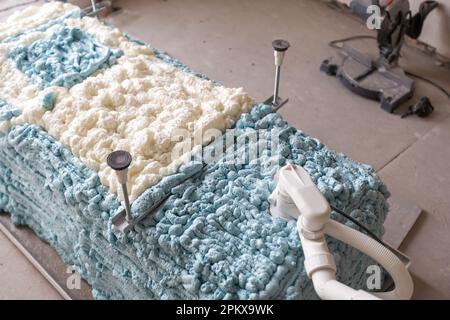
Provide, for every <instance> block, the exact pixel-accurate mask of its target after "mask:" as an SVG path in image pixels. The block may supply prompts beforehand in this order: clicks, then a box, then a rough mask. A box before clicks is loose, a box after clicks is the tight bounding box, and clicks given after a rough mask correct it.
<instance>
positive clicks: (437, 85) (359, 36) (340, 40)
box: [328, 35, 450, 99]
mask: <svg viewBox="0 0 450 320" xmlns="http://www.w3.org/2000/svg"><path fill="white" fill-rule="evenodd" d="M359 39H374V40H377V38H376V37H375V36H368V35H358V36H353V37H348V38H343V39H337V40H333V41H330V42H329V43H328V45H329V46H330V47H332V48H336V49H342V47H340V46H337V45H336V44H337V43H344V42H348V41H353V40H359ZM405 73H406V74H407V75H408V76H410V77H414V78H417V79H419V80H422V81H424V82H426V83H428V84H430V85H432V86H433V87H435V88H436V89H438V90H439V91H441V92H442V93H443V94H444V95H445V96H446V97H447V98H448V99H450V92H449V91H448V90H446V89H445V88H444V87H442V86H441V85H440V84H438V83H436V82H434V81H433V80H430V79H428V78H425V77H422V76H419V75H417V74H415V73H412V72H409V71H406V70H405Z"/></svg>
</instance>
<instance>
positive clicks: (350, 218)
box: [330, 204, 385, 245]
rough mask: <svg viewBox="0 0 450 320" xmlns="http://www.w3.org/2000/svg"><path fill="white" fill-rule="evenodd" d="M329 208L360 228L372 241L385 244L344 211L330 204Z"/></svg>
mask: <svg viewBox="0 0 450 320" xmlns="http://www.w3.org/2000/svg"><path fill="white" fill-rule="evenodd" d="M330 208H331V209H332V210H334V211H336V212H337V213H339V214H340V215H341V216H343V217H344V218H346V219H347V220H350V221H351V222H353V223H354V224H356V225H357V226H358V227H359V228H361V229H362V230H364V232H365V233H366V234H367V235H369V236H370V237H371V238H372V239H374V240H376V241H377V242H379V243H381V244H382V245H385V243H384V242H383V241H382V240H381V239H380V238H378V237H377V236H376V235H375V234H374V233H373V232H372V231H370V230H369V229H368V228H367V227H366V226H365V225H363V224H362V223H361V222H359V221H358V220H356V219H355V218H353V217H352V216H351V215H349V214H347V213H345V212H344V211H342V210H340V209H338V208H336V207H335V206H333V205H331V204H330Z"/></svg>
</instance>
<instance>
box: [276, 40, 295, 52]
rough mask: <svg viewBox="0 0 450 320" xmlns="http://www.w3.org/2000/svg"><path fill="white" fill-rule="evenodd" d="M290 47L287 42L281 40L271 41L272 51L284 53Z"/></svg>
mask: <svg viewBox="0 0 450 320" xmlns="http://www.w3.org/2000/svg"><path fill="white" fill-rule="evenodd" d="M290 46H291V44H290V43H289V42H287V41H286V40H281V39H277V40H274V41H272V47H273V50H275V51H281V52H283V51H286V50H287V49H288V48H289V47H290Z"/></svg>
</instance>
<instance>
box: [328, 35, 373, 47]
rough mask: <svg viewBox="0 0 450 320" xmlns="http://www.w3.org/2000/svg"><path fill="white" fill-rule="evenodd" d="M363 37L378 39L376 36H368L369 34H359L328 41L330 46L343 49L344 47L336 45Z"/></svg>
mask: <svg viewBox="0 0 450 320" xmlns="http://www.w3.org/2000/svg"><path fill="white" fill-rule="evenodd" d="M361 39H374V40H376V39H377V37H375V36H368V35H358V36H353V37H348V38H343V39H337V40H333V41H330V42H328V45H329V46H330V47H333V48H337V49H341V48H342V47H340V46H337V45H336V44H337V43H344V42H348V41H354V40H361Z"/></svg>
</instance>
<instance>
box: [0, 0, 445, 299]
mask: <svg viewBox="0 0 450 320" xmlns="http://www.w3.org/2000/svg"><path fill="white" fill-rule="evenodd" d="M117 5H118V6H120V7H121V8H123V10H122V11H121V12H119V13H117V14H115V15H113V16H112V17H111V18H110V19H109V20H110V22H112V23H113V24H115V25H116V26H118V27H119V28H120V29H121V30H123V31H126V32H128V33H130V34H131V35H133V36H135V37H137V38H139V39H141V40H144V41H146V42H149V43H151V44H153V45H154V46H156V47H158V48H161V49H164V50H166V51H167V52H168V53H169V54H171V55H173V56H174V57H176V58H178V59H180V60H181V61H183V62H184V63H186V64H187V65H189V66H191V67H192V68H193V69H195V70H197V71H199V72H203V73H206V74H208V75H209V76H210V77H211V78H212V79H215V80H217V81H219V82H220V83H222V84H224V85H226V86H243V87H245V88H246V90H247V91H248V92H249V93H250V94H252V95H253V96H254V97H255V98H256V99H257V100H259V101H263V100H265V99H266V98H267V97H268V96H269V95H271V91H272V85H273V54H272V50H271V47H270V43H271V41H272V40H273V39H275V38H284V39H287V40H289V41H290V43H291V45H292V47H291V49H289V51H288V53H287V55H286V58H285V63H284V65H283V71H282V87H281V95H282V96H283V97H289V98H290V103H289V104H288V105H286V106H285V107H284V108H283V109H282V110H281V113H282V114H283V116H284V117H285V119H287V120H288V121H289V122H290V123H291V124H292V125H294V126H295V127H297V128H299V129H301V130H303V131H305V132H307V133H308V134H311V135H313V136H315V137H317V138H319V139H320V140H321V141H322V142H323V143H325V144H326V145H327V146H328V147H330V148H332V149H334V150H337V151H339V152H343V153H345V154H347V155H348V156H349V157H351V158H353V159H355V160H357V161H360V162H364V163H368V164H370V165H372V166H373V167H374V168H375V169H376V170H377V171H378V172H379V174H380V175H381V177H382V179H383V180H384V182H385V183H386V184H387V186H388V188H389V189H390V191H391V192H392V194H393V199H395V198H402V199H404V200H406V202H409V203H410V204H411V205H414V204H415V205H417V206H420V207H421V208H422V209H423V210H424V212H423V214H422V215H421V216H420V218H419V220H418V221H417V223H416V224H415V225H414V227H413V229H412V230H411V232H410V233H409V235H408V237H407V238H406V239H405V241H403V243H402V246H401V249H402V250H403V251H404V252H405V253H406V254H408V255H409V256H410V257H411V258H412V260H413V263H412V269H411V271H412V273H413V276H414V279H415V287H416V290H415V296H414V297H415V298H419V299H420V298H450V250H449V249H448V248H450V197H449V196H450V170H449V169H450V149H449V148H448V144H449V141H450V101H449V100H447V99H446V98H445V96H444V95H442V94H441V93H440V92H439V91H437V90H436V89H434V88H433V87H431V86H430V85H428V84H425V83H424V82H422V81H417V82H416V95H415V97H414V98H413V100H412V101H414V102H415V101H417V100H418V99H419V98H420V97H421V96H424V95H427V96H429V97H430V99H431V101H432V102H433V104H434V106H435V112H434V114H433V115H432V116H431V117H429V118H427V119H419V118H416V117H410V118H407V119H404V120H402V119H400V117H398V116H394V115H391V114H388V113H386V112H384V111H382V110H381V109H380V108H379V107H378V105H377V103H376V102H372V101H369V100H366V99H363V98H361V97H358V96H355V95H354V94H352V93H350V92H348V91H347V90H345V89H344V88H343V87H342V85H341V84H340V83H338V81H337V80H336V79H334V78H331V77H328V76H326V75H324V74H322V73H320V72H319V66H320V63H321V62H322V60H323V59H324V58H327V57H330V56H332V55H334V53H335V51H334V49H333V48H330V47H328V45H327V43H328V42H329V41H331V40H333V39H336V38H343V37H347V36H351V35H356V34H364V33H366V34H367V33H369V31H368V30H367V29H366V28H365V26H364V25H363V24H362V23H361V22H360V21H358V20H357V19H355V18H354V17H352V16H349V15H347V14H345V13H344V12H340V11H336V10H335V9H332V8H330V7H329V6H327V5H326V4H325V3H323V2H321V1H316V0H297V1H294V0H292V1H287V0H286V1H279V2H274V1H270V0H253V1H251V0H229V1H219V0H212V1H208V2H205V1H199V0H195V1H194V0H192V1H175V0H169V1H148V0H134V1H117ZM0 16H1V17H3V16H4V14H3V13H1V14H0ZM354 45H355V46H357V47H362V48H366V50H371V49H372V48H373V50H375V47H374V44H373V43H371V42H360V43H355V44H354ZM374 52H375V51H374ZM402 64H403V65H404V66H405V67H406V68H407V69H408V70H409V71H412V72H415V73H420V74H421V75H422V76H425V77H427V78H430V79H433V80H435V81H437V82H439V83H440V84H441V85H442V86H444V87H446V88H447V89H449V90H450V70H448V69H443V68H441V67H438V66H436V65H435V64H434V62H433V60H431V59H430V58H428V57H426V56H424V55H422V54H421V53H419V52H418V51H416V50H415V49H413V48H405V49H404V50H403V59H402ZM406 107H407V105H406V106H404V107H403V110H404V109H405V108H406ZM393 214H395V213H393ZM402 219H403V218H401V219H396V222H395V223H398V224H399V226H398V227H396V226H395V225H390V226H389V227H388V228H387V229H389V232H391V233H392V232H395V230H399V228H400V224H401V223H402ZM394 220H395V219H394ZM393 230H394V231H393ZM391 236H392V237H395V234H393V235H392V234H391ZM9 246H10V244H9V243H8V241H7V240H5V239H4V238H0V253H2V252H3V251H5V250H11V249H8V248H9ZM17 254H19V253H17ZM24 263H26V262H25V261H23V259H22V260H21V261H19V260H18V258H15V259H6V258H5V256H4V255H3V254H0V282H1V283H3V280H4V279H5V277H8V278H9V280H11V279H16V280H15V281H11V282H8V283H14V285H13V286H12V287H9V286H3V285H2V286H0V298H1V297H4V298H7V297H10V298H14V297H23V298H27V297H29V295H28V293H25V292H26V290H28V289H27V288H28V287H29V286H32V287H33V290H35V292H38V291H39V290H41V291H40V292H41V293H40V294H41V297H53V296H52V293H49V291H48V288H47V287H48V286H47V284H45V283H42V281H40V280H39V275H36V274H34V273H31V272H26V273H19V272H16V273H11V272H7V273H4V272H2V269H3V270H5V269H8V268H9V270H11V268H12V269H16V270H17V269H19V268H22V265H23V264H24ZM15 265H18V267H17V268H16V267H14V266H15ZM25 278H26V279H27V281H25V280H24V279H25ZM24 282H25V283H26V286H25V285H23V283H24ZM20 286H22V287H20ZM21 290H23V292H24V293H23V295H22V296H20V294H18V292H22V291H21Z"/></svg>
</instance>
